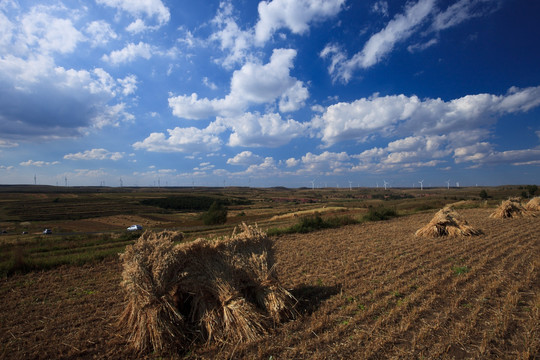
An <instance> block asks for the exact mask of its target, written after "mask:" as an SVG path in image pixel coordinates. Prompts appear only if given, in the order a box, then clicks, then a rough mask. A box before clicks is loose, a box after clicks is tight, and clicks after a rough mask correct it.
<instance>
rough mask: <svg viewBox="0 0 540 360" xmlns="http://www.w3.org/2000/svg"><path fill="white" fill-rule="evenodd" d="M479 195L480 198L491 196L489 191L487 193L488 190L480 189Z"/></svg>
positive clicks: (485, 198)
mask: <svg viewBox="0 0 540 360" xmlns="http://www.w3.org/2000/svg"><path fill="white" fill-rule="evenodd" d="M479 196H480V199H482V200H487V198H488V197H489V195H488V193H487V191H486V190H482V191H480V194H479Z"/></svg>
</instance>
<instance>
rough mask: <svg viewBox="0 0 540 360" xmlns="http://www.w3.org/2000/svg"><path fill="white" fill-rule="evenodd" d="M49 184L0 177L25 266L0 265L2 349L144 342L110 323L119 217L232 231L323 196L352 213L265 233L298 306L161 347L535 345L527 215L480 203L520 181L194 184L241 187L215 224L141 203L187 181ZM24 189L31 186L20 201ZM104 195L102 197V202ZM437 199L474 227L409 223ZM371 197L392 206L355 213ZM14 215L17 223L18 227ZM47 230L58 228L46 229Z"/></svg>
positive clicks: (536, 284)
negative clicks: (229, 331)
mask: <svg viewBox="0 0 540 360" xmlns="http://www.w3.org/2000/svg"><path fill="white" fill-rule="evenodd" d="M30 190H35V191H33V192H32V191H30ZM38 190H39V191H38ZM52 190H53V189H46V191H45V190H43V189H30V188H24V189H18V192H17V191H13V189H10V191H6V190H5V189H0V192H4V194H5V195H6V196H3V197H2V201H0V213H1V214H3V215H2V216H4V215H5V216H6V217H2V218H1V222H0V228H1V229H7V231H8V234H7V235H2V236H0V256H1V258H0V260H1V261H3V262H4V263H5V262H6V261H15V260H17V259H19V260H17V261H20V263H21V264H22V265H20V266H25V265H24V263H25V262H26V263H27V265H26V266H29V267H28V268H26V270H25V271H29V272H26V273H25V271H22V272H21V273H13V274H11V273H10V274H9V276H7V277H6V276H4V277H3V279H2V280H1V281H2V282H1V286H0V301H1V302H2V307H1V308H0V358H13V359H32V358H36V359H38V358H96V357H97V358H137V357H142V358H157V357H158V355H157V354H143V355H141V354H134V353H132V352H131V350H130V349H129V347H128V346H127V340H126V339H125V338H124V337H123V336H122V334H121V332H119V329H118V328H117V327H116V325H115V324H116V319H117V317H118V315H119V314H120V313H121V310H122V306H123V299H122V296H121V294H120V288H119V282H120V277H121V276H120V273H121V271H120V264H119V262H118V259H117V256H116V254H117V253H118V252H119V251H122V249H123V247H125V245H126V244H128V243H131V241H133V238H132V237H131V235H126V232H125V227H124V225H125V224H126V223H127V224H129V221H130V220H133V219H137V220H140V222H143V221H144V222H147V223H146V224H144V225H145V227H149V228H155V229H161V228H175V229H179V230H182V231H184V232H185V233H186V234H188V241H189V239H192V238H195V237H199V236H210V235H219V234H222V233H227V232H230V231H231V230H232V227H233V226H234V225H235V224H237V223H238V222H240V221H246V222H248V223H254V222H257V223H258V224H259V226H260V227H262V228H264V229H268V228H276V229H288V228H290V227H293V226H295V224H298V223H301V222H302V221H303V220H302V219H305V218H303V216H304V214H306V216H313V214H312V213H310V212H309V211H310V210H316V209H320V208H323V207H326V208H331V209H332V210H331V211H327V212H319V216H320V217H321V220H324V221H331V219H332V218H345V217H346V218H349V219H355V220H356V222H357V223H356V224H352V225H347V226H342V227H338V228H332V229H327V230H324V229H323V230H319V231H314V232H310V233H307V234H299V233H291V234H286V233H284V234H283V235H279V236H276V237H274V238H273V239H274V244H275V245H274V247H275V251H276V260H277V262H278V268H277V271H278V276H279V278H280V280H281V281H282V283H283V284H284V285H285V286H286V287H287V288H288V289H290V290H291V291H292V293H293V294H294V295H295V297H296V298H297V299H298V304H297V309H298V310H299V312H300V315H299V316H298V318H297V319H295V320H292V321H289V322H287V323H285V324H281V325H279V326H276V328H275V329H272V330H271V331H270V334H269V335H268V336H266V337H264V338H262V339H260V340H258V341H255V342H253V343H249V344H230V345H220V346H218V345H210V346H203V344H193V345H192V348H190V349H187V350H186V351H184V352H181V353H180V355H172V354H170V355H168V356H169V357H173V358H176V357H178V358H193V359H198V358H200V359H214V358H246V359H247V358H249V359H253V358H256V359H270V358H272V359H307V358H310V359H329V358H345V359H383V358H406V359H419V358H426V359H431V358H440V359H453V358H455V359H461V358H502V359H534V358H536V357H537V356H538V354H539V350H540V236H539V235H538V234H539V231H540V219H539V218H538V217H537V218H523V219H509V220H500V219H490V218H489V217H488V215H489V214H490V212H492V211H493V206H494V205H495V204H497V203H498V202H500V200H502V199H504V198H506V197H508V196H515V195H519V194H521V192H522V189H520V188H519V187H511V186H508V187H504V188H502V187H501V188H487V189H486V190H487V192H488V194H489V195H491V196H492V198H490V199H488V201H487V202H485V201H483V200H480V199H479V197H478V193H479V191H480V189H478V188H468V189H450V190H447V189H424V191H423V192H420V190H419V189H417V190H410V189H392V190H391V191H387V192H384V191H383V190H381V189H379V190H375V189H353V191H349V190H348V189H347V190H343V189H316V190H311V189H297V190H289V189H281V188H280V189H234V188H230V189H204V190H203V189H196V190H197V191H198V192H200V193H201V194H204V196H211V197H215V198H222V199H224V198H235V199H244V200H249V202H246V203H244V204H242V205H231V206H230V207H229V219H228V222H227V224H225V225H223V226H218V227H206V226H204V225H202V221H201V220H200V212H197V211H189V210H183V211H171V210H166V209H162V208H159V207H152V206H147V205H143V204H141V203H140V202H141V201H142V200H145V199H150V198H166V197H169V196H178V194H179V193H181V192H182V191H189V192H190V193H191V194H193V191H192V189H129V190H128V189H111V190H110V191H108V192H106V191H103V190H101V191H103V192H97V191H94V192H92V191H86V190H87V189H81V191H73V189H72V191H71V192H67V191H66V192H61V191H52ZM60 190H62V191H65V190H64V189H60ZM197 191H196V192H197ZM379 194H381V195H382V197H379V196H375V197H374V196H373V195H379ZM390 195H391V196H390ZM378 197H379V198H378ZM56 198H60V199H64V198H65V199H68V198H69V199H74V198H76V199H78V201H77V202H67V200H66V204H68V203H69V204H71V205H72V204H73V203H77V204H78V205H77V206H79V207H80V208H81V213H82V212H84V213H85V214H86V215H84V217H81V218H79V219H65V218H63V216H62V215H61V214H64V213H65V212H66V209H67V207H64V208H62V204H63V202H62V201H63V200H59V201H56V202H55V199H56ZM32 199H39V200H40V201H37V202H36V203H35V204H34V203H33V201H32ZM22 203H24V205H25V206H27V207H26V208H27V211H30V212H31V211H33V209H42V208H43V207H42V206H43V204H50V205H51V206H52V207H57V208H56V210H55V211H56V212H55V213H56V214H60V215H56V216H55V217H51V218H50V219H48V220H41V219H39V218H36V217H34V216H30V215H25V216H28V217H24V216H23V215H22V212H20V211H16V209H17V208H18V206H20V205H21V204H22ZM85 203H87V204H88V206H87V207H86V209H85V207H84V205H83V204H85ZM107 203H110V204H112V205H111V206H110V207H109V208H107V205H106V204H107ZM448 203H456V207H457V208H458V211H459V212H460V213H461V214H462V215H463V216H464V217H465V218H466V219H467V220H468V221H469V223H470V224H471V225H472V226H475V227H478V228H480V229H482V230H483V232H484V233H483V234H482V235H480V236H477V237H470V238H441V239H429V238H427V239H426V238H417V237H415V236H414V232H415V231H416V230H417V229H419V228H420V227H422V226H423V225H425V224H426V223H427V222H429V220H430V219H431V218H432V217H433V215H434V213H435V212H436V210H437V209H438V208H440V207H442V205H445V204H448ZM17 204H19V205H17ZM95 204H100V205H99V206H97V205H96V206H94V205H95ZM71 205H70V206H71ZM70 209H73V207H70ZM84 209H85V210H84ZM374 209H375V210H381V209H387V210H388V209H389V210H391V211H394V212H395V213H397V214H398V215H400V216H398V217H395V218H391V219H389V220H387V221H376V222H374V221H364V220H363V219H365V216H366V215H367V214H368V213H370V212H373V210H374ZM83 210H84V211H83ZM40 211H41V210H40ZM294 213H297V216H294V215H292V216H286V215H287V214H294ZM87 216H88V217H87ZM29 217H33V218H34V220H29ZM274 217H275V218H274ZM272 218H274V220H271V219H272ZM104 219H105V220H104ZM122 221H124V222H122ZM28 222H29V223H30V224H28ZM22 223H25V224H24V225H22ZM42 227H50V228H52V229H53V235H49V236H42V235H32V233H33V232H39V231H40V229H41V228H42ZM23 229H28V230H29V232H30V234H28V235H20V233H19V231H21V230H23ZM60 231H66V232H67V231H69V232H70V234H69V235H57V234H58V233H59V232H60ZM88 232H92V234H89V233H88ZM96 232H97V233H98V234H96ZM10 233H11V234H10ZM99 254H101V255H99ZM77 258H79V260H77ZM62 259H63V260H62ZM32 264H33V265H32ZM40 264H41V265H40Z"/></svg>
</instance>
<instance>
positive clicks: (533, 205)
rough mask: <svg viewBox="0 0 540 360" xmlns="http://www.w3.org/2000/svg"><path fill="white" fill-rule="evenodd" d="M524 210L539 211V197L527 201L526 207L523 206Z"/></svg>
mask: <svg viewBox="0 0 540 360" xmlns="http://www.w3.org/2000/svg"><path fill="white" fill-rule="evenodd" d="M525 209H527V210H529V211H540V196H537V197H534V198H532V199H531V200H529V202H528V203H527V205H525Z"/></svg>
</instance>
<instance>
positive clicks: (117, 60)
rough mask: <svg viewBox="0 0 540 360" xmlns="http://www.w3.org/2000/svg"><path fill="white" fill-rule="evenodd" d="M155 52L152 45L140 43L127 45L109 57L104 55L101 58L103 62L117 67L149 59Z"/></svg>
mask: <svg viewBox="0 0 540 360" xmlns="http://www.w3.org/2000/svg"><path fill="white" fill-rule="evenodd" d="M154 51H155V50H154V49H153V47H152V45H150V44H147V43H144V42H142V41H140V42H139V43H138V44H133V43H129V44H127V45H126V46H125V47H124V48H123V49H120V50H114V51H112V52H111V53H110V54H109V55H107V54H105V55H103V57H102V58H101V59H102V60H103V61H105V62H108V63H111V64H113V65H118V64H122V63H127V62H132V61H134V60H136V59H137V58H143V59H146V60H148V59H150V58H151V57H152V53H153V52H154Z"/></svg>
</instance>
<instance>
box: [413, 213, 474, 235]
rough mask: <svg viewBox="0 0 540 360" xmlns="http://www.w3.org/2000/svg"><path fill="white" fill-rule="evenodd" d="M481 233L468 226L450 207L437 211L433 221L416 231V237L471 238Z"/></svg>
mask: <svg viewBox="0 0 540 360" xmlns="http://www.w3.org/2000/svg"><path fill="white" fill-rule="evenodd" d="M480 234H482V231H481V230H479V229H476V228H474V227H472V226H470V225H469V224H468V223H467V220H465V219H464V218H463V217H462V216H461V215H460V214H458V213H457V212H456V211H455V210H454V209H453V208H452V207H449V206H446V207H444V208H443V209H441V210H439V211H438V212H437V213H436V214H435V216H434V217H433V219H431V221H430V222H429V223H428V224H427V225H426V226H424V227H422V228H421V229H419V230H418V231H416V233H415V235H416V236H423V237H440V236H472V235H480Z"/></svg>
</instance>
